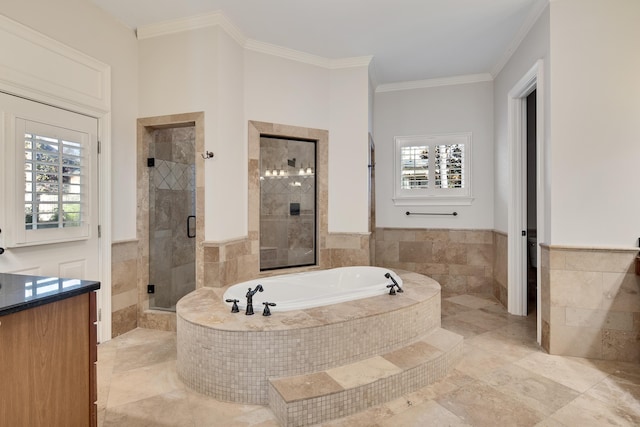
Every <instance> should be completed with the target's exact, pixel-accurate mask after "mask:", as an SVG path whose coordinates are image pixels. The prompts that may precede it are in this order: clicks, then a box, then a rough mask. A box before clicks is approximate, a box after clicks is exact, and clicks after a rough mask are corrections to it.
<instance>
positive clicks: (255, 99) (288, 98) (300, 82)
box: [245, 50, 369, 232]
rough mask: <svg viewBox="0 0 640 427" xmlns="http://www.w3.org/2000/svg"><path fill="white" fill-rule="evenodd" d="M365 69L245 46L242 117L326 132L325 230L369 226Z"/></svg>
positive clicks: (346, 229)
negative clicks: (321, 64) (326, 65)
mask: <svg viewBox="0 0 640 427" xmlns="http://www.w3.org/2000/svg"><path fill="white" fill-rule="evenodd" d="M368 82H369V80H368V67H367V66H363V67H353V68H343V69H327V68H324V67H319V66H315V65H310V64H305V63H302V62H297V61H293V60H289V59H284V58H280V57H276V56H273V55H267V54H264V53H260V52H255V51H250V50H248V51H247V52H246V54H245V100H246V101H245V103H246V105H245V108H246V110H245V111H246V120H256V121H264V122H271V123H279V124H285V125H291V126H300V127H310V128H317V129H325V130H328V131H329V231H330V232H366V231H367V228H368V225H367V219H368V216H367V215H368V214H367V212H368V208H367V207H368V196H367V185H368V183H367V173H368V172H367V156H368V131H367V130H368Z"/></svg>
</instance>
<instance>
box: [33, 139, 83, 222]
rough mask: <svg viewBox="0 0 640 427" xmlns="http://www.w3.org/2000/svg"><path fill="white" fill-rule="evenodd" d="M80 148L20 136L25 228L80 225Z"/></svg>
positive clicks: (58, 140) (71, 144)
mask: <svg viewBox="0 0 640 427" xmlns="http://www.w3.org/2000/svg"><path fill="white" fill-rule="evenodd" d="M82 151H83V147H82V144H80V143H79V142H74V141H65V140H64V139H58V138H51V137H47V136H44V135H37V134H33V133H25V134H24V154H25V162H24V174H25V175H24V176H25V178H24V180H25V188H24V214H25V228H26V229H27V230H39V229H44V228H61V227H79V226H80V224H81V223H82V214H83V212H82V203H81V202H82V200H81V197H82V187H83V182H82V181H83V179H82V172H83V168H84V165H83V164H82Z"/></svg>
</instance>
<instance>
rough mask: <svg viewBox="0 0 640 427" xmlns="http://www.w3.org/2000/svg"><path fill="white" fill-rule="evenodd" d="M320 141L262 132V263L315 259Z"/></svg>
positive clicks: (264, 265) (303, 262) (262, 265)
mask: <svg viewBox="0 0 640 427" xmlns="http://www.w3.org/2000/svg"><path fill="white" fill-rule="evenodd" d="M316 142H317V141H315V140H306V139H293V138H284V137H272V136H266V135H261V137H260V269H261V270H269V269H276V268H285V267H300V266H305V265H314V264H316V174H315V170H316Z"/></svg>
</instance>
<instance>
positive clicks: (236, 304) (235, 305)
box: [225, 299, 240, 313]
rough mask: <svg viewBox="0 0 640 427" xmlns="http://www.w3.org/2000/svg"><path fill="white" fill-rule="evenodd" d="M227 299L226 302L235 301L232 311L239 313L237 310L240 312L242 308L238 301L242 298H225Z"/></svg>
mask: <svg viewBox="0 0 640 427" xmlns="http://www.w3.org/2000/svg"><path fill="white" fill-rule="evenodd" d="M225 301H226V302H232V303H233V305H232V306H231V312H232V313H237V312H239V311H240V310H239V309H238V301H240V300H237V299H227V300H225Z"/></svg>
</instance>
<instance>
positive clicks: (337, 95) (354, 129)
mask: <svg viewBox="0 0 640 427" xmlns="http://www.w3.org/2000/svg"><path fill="white" fill-rule="evenodd" d="M330 111H331V126H330V127H329V232H344V233H366V232H368V231H369V193H368V188H369V169H368V167H367V165H368V164H369V162H368V159H369V71H368V67H354V68H345V69H339V70H331V105H330Z"/></svg>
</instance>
